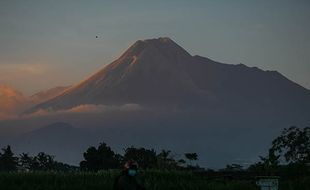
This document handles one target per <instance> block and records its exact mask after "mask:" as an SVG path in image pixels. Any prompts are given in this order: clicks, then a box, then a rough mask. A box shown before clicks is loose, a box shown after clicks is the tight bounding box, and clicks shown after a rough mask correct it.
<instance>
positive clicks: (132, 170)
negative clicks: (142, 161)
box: [124, 160, 138, 177]
mask: <svg viewBox="0 0 310 190" xmlns="http://www.w3.org/2000/svg"><path fill="white" fill-rule="evenodd" d="M124 171H125V172H126V174H127V175H129V176H132V177H134V176H136V175H137V173H138V163H137V162H135V161H132V160H130V161H127V162H126V163H125V165H124Z"/></svg>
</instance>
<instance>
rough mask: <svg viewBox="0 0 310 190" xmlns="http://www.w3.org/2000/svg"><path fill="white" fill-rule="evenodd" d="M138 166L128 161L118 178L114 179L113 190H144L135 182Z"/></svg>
mask: <svg viewBox="0 0 310 190" xmlns="http://www.w3.org/2000/svg"><path fill="white" fill-rule="evenodd" d="M137 174H138V164H137V163H136V162H134V161H128V162H126V164H125V165H124V169H123V171H122V173H121V175H120V176H118V177H117V178H116V179H115V182H114V186H113V190H145V188H144V187H143V186H141V185H140V184H139V183H138V182H137V180H136V178H135V177H136V175H137Z"/></svg>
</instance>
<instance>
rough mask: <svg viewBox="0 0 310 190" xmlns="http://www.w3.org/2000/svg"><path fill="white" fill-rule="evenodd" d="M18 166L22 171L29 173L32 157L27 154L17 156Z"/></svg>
mask: <svg viewBox="0 0 310 190" xmlns="http://www.w3.org/2000/svg"><path fill="white" fill-rule="evenodd" d="M19 166H20V168H21V169H22V170H25V171H29V170H32V169H33V168H32V167H33V157H31V156H29V154H28V153H22V154H20V155H19Z"/></svg>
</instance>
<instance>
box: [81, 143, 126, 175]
mask: <svg viewBox="0 0 310 190" xmlns="http://www.w3.org/2000/svg"><path fill="white" fill-rule="evenodd" d="M83 155H84V160H83V161H81V163H80V167H81V169H82V170H88V171H98V170H103V169H115V168H119V166H120V160H121V156H120V155H118V154H116V153H115V152H114V151H113V150H112V149H111V148H110V147H109V146H107V144H105V143H101V144H100V145H99V146H98V148H96V147H89V148H88V149H87V150H86V152H84V154H83Z"/></svg>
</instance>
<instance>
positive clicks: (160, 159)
mask: <svg viewBox="0 0 310 190" xmlns="http://www.w3.org/2000/svg"><path fill="white" fill-rule="evenodd" d="M157 167H158V168H160V169H177V168H178V167H180V166H179V164H178V162H177V161H175V159H174V156H173V155H171V151H170V150H162V151H161V152H160V153H159V154H158V155H157Z"/></svg>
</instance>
